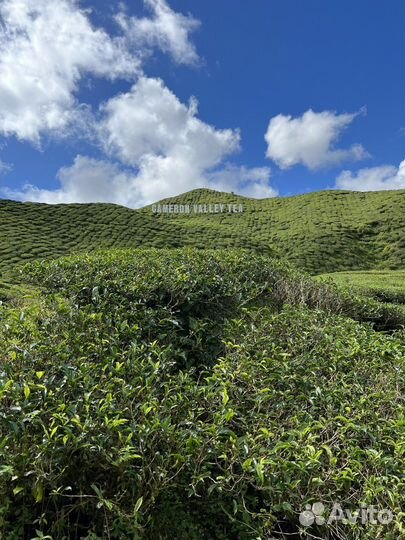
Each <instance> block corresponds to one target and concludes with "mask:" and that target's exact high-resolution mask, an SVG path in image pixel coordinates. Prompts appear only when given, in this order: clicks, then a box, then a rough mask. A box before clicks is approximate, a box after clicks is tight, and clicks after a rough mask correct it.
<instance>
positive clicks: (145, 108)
mask: <svg viewBox="0 0 405 540" xmlns="http://www.w3.org/2000/svg"><path fill="white" fill-rule="evenodd" d="M404 27H405V2H404V1H403V0H390V1H389V2H381V0H355V1H353V0H339V2H332V1H329V2H325V0H306V1H305V2H303V1H302V0H252V1H251V2H246V0H215V2H214V1H213V0H205V1H202V0H200V1H197V0H125V1H114V0H108V1H107V0H81V1H80V0H77V1H74V0H35V2H33V1H32V0H0V197H2V198H8V199H15V200H21V201H37V202H46V203H72V202H112V203H116V204H121V205H124V206H129V207H131V208H138V207H141V206H144V205H146V204H150V203H152V202H155V201H157V200H159V199H162V198H164V197H168V196H172V195H177V194H180V193H183V192H186V191H189V190H191V189H195V188H200V187H208V188H212V189H217V190H219V191H234V192H236V193H239V194H241V195H245V196H249V197H256V198H264V197H274V196H290V195H295V194H300V193H308V192H311V191H319V190H324V189H344V190H356V191H375V190H385V189H405V69H404V68H405V40H404V39H403V35H404Z"/></svg>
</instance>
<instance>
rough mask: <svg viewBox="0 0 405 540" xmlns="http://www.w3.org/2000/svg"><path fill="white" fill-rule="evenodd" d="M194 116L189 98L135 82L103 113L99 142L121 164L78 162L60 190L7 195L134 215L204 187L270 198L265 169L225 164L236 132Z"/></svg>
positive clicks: (154, 83) (158, 84)
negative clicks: (107, 205) (100, 205)
mask: <svg viewBox="0 0 405 540" xmlns="http://www.w3.org/2000/svg"><path fill="white" fill-rule="evenodd" d="M197 113H198V111H197V102H196V101H195V100H194V99H191V100H190V102H189V104H187V105H186V104H183V103H181V102H180V101H179V99H178V98H177V97H176V96H175V95H174V94H173V93H172V92H171V91H170V90H169V89H168V88H167V87H166V86H165V85H164V83H163V82H162V81H161V80H159V79H150V78H146V77H141V78H140V80H139V81H138V83H137V84H135V85H134V86H133V87H132V89H131V90H130V92H128V93H124V94H121V95H118V96H116V97H114V98H112V99H110V100H109V101H108V102H107V103H105V104H104V105H103V107H102V109H101V115H102V116H101V119H100V129H99V137H100V141H101V144H102V145H103V148H104V150H105V152H106V153H107V154H108V155H109V156H110V160H116V161H119V162H120V163H119V164H117V163H113V162H112V161H107V160H96V159H91V158H88V157H84V156H78V157H77V158H76V159H75V162H74V163H73V165H72V166H71V167H65V168H63V169H61V171H60V172H59V174H58V180H59V182H60V187H59V188H58V189H56V190H44V189H39V188H37V187H35V186H32V185H26V186H24V188H23V189H22V190H20V191H18V192H15V191H14V192H10V191H9V192H8V193H7V195H8V196H10V195H11V196H13V197H14V198H18V199H21V200H31V201H39V202H47V203H62V202H64V203H67V202H91V201H97V202H107V201H108V202H114V203H117V204H122V205H125V206H130V207H133V208H136V207H140V206H144V205H146V204H149V203H152V202H154V201H156V200H158V199H162V198H164V197H169V196H172V195H177V194H178V193H181V192H184V191H189V190H191V189H194V188H198V187H203V186H205V187H210V188H212V189H218V190H223V191H237V192H238V193H242V194H245V195H249V196H254V197H268V196H273V195H274V194H275V191H274V190H273V189H272V188H271V187H270V186H269V178H270V169H269V168H268V167H262V168H253V169H249V168H246V167H236V166H232V165H229V164H226V162H225V160H226V158H227V157H228V156H229V155H231V154H233V153H234V152H236V151H238V150H239V146H240V134H239V131H238V130H231V129H224V130H220V129H216V128H214V127H213V126H211V125H209V124H207V123H205V122H203V121H202V120H200V119H199V118H198V117H197ZM224 162H225V164H224Z"/></svg>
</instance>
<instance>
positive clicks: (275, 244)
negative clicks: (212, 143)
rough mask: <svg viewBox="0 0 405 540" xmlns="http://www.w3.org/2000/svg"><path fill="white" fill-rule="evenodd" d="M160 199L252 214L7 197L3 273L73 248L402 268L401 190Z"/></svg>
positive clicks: (200, 193)
mask: <svg viewBox="0 0 405 540" xmlns="http://www.w3.org/2000/svg"><path fill="white" fill-rule="evenodd" d="M163 202H166V203H177V204H183V203H210V202H225V203H230V202H235V203H242V204H243V205H244V208H245V211H244V213H243V214H240V215H238V214H232V215H229V214H215V215H214V214H212V215H202V216H201V215H191V216H182V215H155V214H153V213H152V211H151V208H150V207H149V208H145V209H142V210H131V209H128V208H123V207H120V206H117V205H111V204H83V205H79V204H71V205H54V206H49V205H44V204H34V203H18V202H13V201H0V271H2V270H3V271H6V270H7V269H8V268H10V266H12V265H15V264H18V263H21V262H24V261H31V260H35V259H43V258H44V259H51V258H55V257H58V256H61V255H66V254H69V253H72V252H76V251H79V252H80V251H83V252H85V251H89V250H95V249H109V248H137V247H157V248H164V247H167V248H169V247H181V246H189V247H197V248H203V249H205V248H207V247H211V248H218V249H223V248H247V249H250V250H252V251H254V252H258V253H266V254H274V253H278V254H279V255H280V256H282V257H285V258H286V259H288V260H289V261H291V262H293V263H294V264H296V265H297V266H299V267H301V268H303V269H305V270H307V271H309V272H311V273H313V274H319V273H325V272H335V271H339V270H340V271H343V270H346V271H349V270H367V269H401V268H404V264H405V234H404V231H405V191H404V190H399V191H385V192H371V193H356V192H345V191H324V192H319V193H311V194H308V195H299V196H294V197H285V198H273V199H263V200H255V199H247V198H243V197H239V196H237V195H233V194H229V193H218V192H215V191H211V190H206V189H201V190H194V191H192V192H189V193H186V194H183V195H180V196H178V197H174V198H171V199H167V200H165V201H163ZM0 278H1V276H0Z"/></svg>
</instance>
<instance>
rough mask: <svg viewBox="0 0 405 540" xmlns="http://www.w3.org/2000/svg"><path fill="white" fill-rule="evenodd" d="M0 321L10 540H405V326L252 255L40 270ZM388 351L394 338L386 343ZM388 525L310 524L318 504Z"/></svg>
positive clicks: (5, 525)
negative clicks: (378, 516)
mask: <svg viewBox="0 0 405 540" xmlns="http://www.w3.org/2000/svg"><path fill="white" fill-rule="evenodd" d="M20 280H21V286H23V285H24V284H26V286H28V287H31V288H32V291H33V294H32V295H31V296H30V297H26V298H25V299H23V302H22V304H15V303H8V304H7V303H6V304H4V305H2V306H0V341H1V343H2V349H1V351H0V363H1V369H0V400H1V410H2V413H1V414H0V490H1V493H2V498H1V501H0V537H1V538H7V540H21V539H24V540H25V539H27V540H32V539H35V540H39V539H41V538H47V540H65V539H66V540H68V539H69V540H104V539H109V540H121V539H122V538H128V539H129V538H130V539H133V540H169V539H171V538H175V539H176V540H201V539H203V538H204V540H249V539H252V540H253V539H256V540H257V539H259V540H265V539H267V538H269V537H272V536H275V537H277V538H280V539H287V538H288V539H292V540H298V539H304V540H309V539H311V538H323V539H325V540H337V539H340V538H345V539H346V540H375V539H377V538H381V539H382V538H383V539H385V540H391V539H394V538H402V537H403V535H404V533H405V530H404V527H403V519H402V516H403V513H402V512H403V510H402V509H403V507H404V505H405V480H404V476H403V453H404V441H405V422H404V418H405V405H404V400H403V395H404V392H405V377H404V375H405V373H404V371H405V342H404V339H403V335H402V334H401V332H399V331H396V329H399V328H401V326H403V325H404V324H405V310H404V309H403V308H402V307H401V306H388V305H384V304H382V303H380V302H377V301H376V300H374V299H372V298H367V297H366V296H364V295H356V294H354V293H353V292H350V291H348V290H347V289H345V288H340V287H339V286H338V285H336V284H334V283H332V282H328V283H319V282H317V281H315V280H314V279H313V278H311V277H310V276H309V275H308V274H303V273H301V272H299V271H297V270H296V269H294V268H293V267H292V266H291V265H289V264H287V263H283V262H281V261H280V260H278V259H274V258H269V257H268V256H265V255H258V254H252V253H251V252H250V251H246V250H205V251H204V250H198V249H164V250H159V249H141V250H109V251H99V252H94V253H92V254H82V255H72V256H69V257H64V258H60V259H58V260H54V261H49V262H46V263H45V262H36V263H30V264H28V265H26V266H25V267H24V269H23V273H22V275H21V278H20ZM387 327H389V330H390V333H387V332H379V331H377V330H379V329H385V330H387ZM317 501H322V502H323V503H324V505H325V507H327V508H328V509H329V511H330V510H331V509H332V506H333V503H334V502H336V501H337V502H340V503H341V504H342V505H343V506H344V507H345V508H347V509H348V510H350V511H352V512H354V511H355V510H356V509H358V508H359V507H360V506H361V505H366V506H371V505H374V506H377V507H378V508H389V509H390V510H391V511H392V512H393V516H394V517H393V521H392V522H391V523H389V524H388V525H381V524H380V523H378V522H377V523H370V524H369V525H368V526H367V527H364V526H363V525H361V524H360V523H352V524H350V523H346V524H344V523H342V522H337V523H334V524H332V526H322V525H319V526H318V525H316V524H315V525H313V526H312V527H309V528H307V529H305V528H303V527H302V526H301V525H300V522H299V519H298V516H299V514H300V512H301V511H302V510H303V509H305V505H307V504H309V505H311V504H313V503H315V502H317Z"/></svg>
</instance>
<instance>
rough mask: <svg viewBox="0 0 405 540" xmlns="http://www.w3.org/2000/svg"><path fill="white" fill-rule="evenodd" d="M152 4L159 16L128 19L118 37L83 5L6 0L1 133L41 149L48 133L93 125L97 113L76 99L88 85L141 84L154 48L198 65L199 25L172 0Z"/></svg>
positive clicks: (0, 14)
mask: <svg viewBox="0 0 405 540" xmlns="http://www.w3.org/2000/svg"><path fill="white" fill-rule="evenodd" d="M147 5H148V6H149V7H150V8H151V9H152V10H153V12H154V16H153V18H151V19H148V18H143V19H135V18H125V16H124V15H122V14H121V16H120V17H119V19H120V22H121V25H122V27H123V28H124V31H123V32H122V33H121V35H120V36H111V35H109V34H108V33H107V32H106V31H105V30H103V29H101V28H95V27H94V26H93V25H92V24H91V22H90V20H89V16H88V15H89V14H88V12H86V11H84V10H82V9H80V8H79V4H78V2H77V1H76V0H35V2H34V1H33V0H0V22H1V23H2V24H0V135H3V136H11V135H15V136H16V137H18V138H19V139H20V140H25V141H30V142H33V143H35V144H37V145H38V144H40V140H41V136H42V135H43V134H45V133H54V134H66V132H70V130H69V129H68V128H72V129H76V131H77V130H79V129H82V128H85V127H86V124H88V123H89V121H90V123H91V116H90V113H89V109H88V107H87V108H86V106H84V105H83V104H80V103H78V101H77V98H76V93H77V90H78V88H79V83H80V81H81V80H82V79H83V78H84V77H86V76H93V77H102V78H106V79H110V80H114V79H117V78H124V79H132V80H135V79H136V77H137V76H139V75H140V74H141V73H142V61H143V59H144V57H145V50H146V49H148V50H149V49H150V48H151V47H160V48H162V49H163V50H164V51H167V52H169V53H170V54H171V55H172V56H173V57H174V59H175V60H176V61H178V62H185V63H191V62H194V61H195V60H196V59H197V53H196V52H195V49H194V47H193V45H192V44H191V43H190V42H189V40H188V35H189V33H190V32H191V30H193V29H194V28H195V26H196V25H197V22H196V21H195V20H194V19H192V18H190V17H185V16H183V15H180V14H177V13H175V12H174V11H172V10H171V9H170V8H169V7H168V5H167V4H166V3H165V2H164V0H147ZM121 30H122V29H121Z"/></svg>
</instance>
